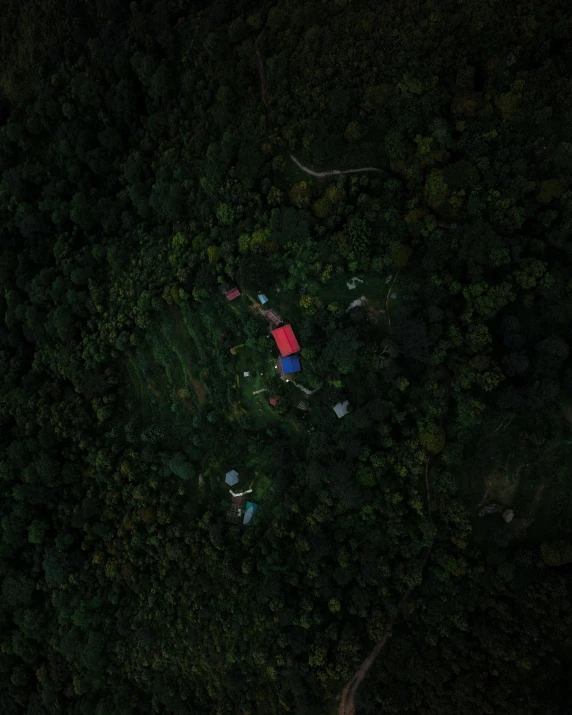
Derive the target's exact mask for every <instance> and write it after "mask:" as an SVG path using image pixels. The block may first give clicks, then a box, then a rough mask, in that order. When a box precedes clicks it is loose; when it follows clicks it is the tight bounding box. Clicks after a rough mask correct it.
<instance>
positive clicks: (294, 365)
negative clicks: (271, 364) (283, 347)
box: [280, 355, 300, 375]
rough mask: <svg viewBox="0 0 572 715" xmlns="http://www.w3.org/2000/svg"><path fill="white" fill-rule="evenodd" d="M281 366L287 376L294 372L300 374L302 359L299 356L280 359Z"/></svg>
mask: <svg viewBox="0 0 572 715" xmlns="http://www.w3.org/2000/svg"><path fill="white" fill-rule="evenodd" d="M280 366H281V367H282V372H283V373H284V374H285V375H289V374H290V373H292V372H300V358H299V357H298V356H297V355H290V356H289V357H283V358H280Z"/></svg>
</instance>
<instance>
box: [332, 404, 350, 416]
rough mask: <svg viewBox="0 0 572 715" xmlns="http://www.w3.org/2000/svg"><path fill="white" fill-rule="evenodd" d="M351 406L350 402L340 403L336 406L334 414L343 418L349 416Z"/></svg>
mask: <svg viewBox="0 0 572 715" xmlns="http://www.w3.org/2000/svg"><path fill="white" fill-rule="evenodd" d="M349 406H350V403H349V401H348V400H346V401H345V402H338V404H337V405H334V412H335V413H336V415H337V416H338V417H343V416H344V415H347V414H348V407H349Z"/></svg>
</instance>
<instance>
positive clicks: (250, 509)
mask: <svg viewBox="0 0 572 715" xmlns="http://www.w3.org/2000/svg"><path fill="white" fill-rule="evenodd" d="M257 511H258V504H255V503H254V502H252V501H247V502H246V509H245V511H244V519H243V521H242V523H243V524H245V525H248V524H250V523H251V522H252V520H253V519H254V517H255V515H256V512H257Z"/></svg>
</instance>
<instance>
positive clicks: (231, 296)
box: [226, 288, 240, 300]
mask: <svg viewBox="0 0 572 715" xmlns="http://www.w3.org/2000/svg"><path fill="white" fill-rule="evenodd" d="M239 295H240V291H239V290H238V288H233V289H232V290H229V291H228V293H227V294H226V299H227V300H234V299H235V298H238V296H239Z"/></svg>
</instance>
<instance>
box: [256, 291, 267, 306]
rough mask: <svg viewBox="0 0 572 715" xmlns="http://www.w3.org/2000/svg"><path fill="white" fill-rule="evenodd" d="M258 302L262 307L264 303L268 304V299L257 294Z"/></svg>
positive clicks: (262, 294) (261, 294)
mask: <svg viewBox="0 0 572 715" xmlns="http://www.w3.org/2000/svg"><path fill="white" fill-rule="evenodd" d="M258 301H259V302H260V303H261V305H264V304H265V303H268V298H267V297H266V296H265V295H264V293H259V294H258Z"/></svg>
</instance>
